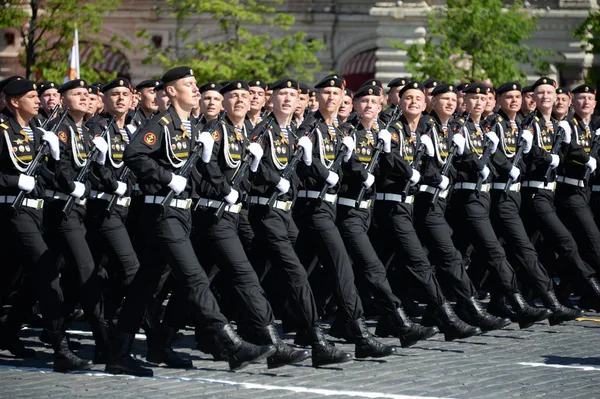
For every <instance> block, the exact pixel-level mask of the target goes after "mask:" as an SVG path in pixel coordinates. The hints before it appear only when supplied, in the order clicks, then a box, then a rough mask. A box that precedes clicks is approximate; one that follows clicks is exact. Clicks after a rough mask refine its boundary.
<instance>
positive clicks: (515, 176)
mask: <svg viewBox="0 0 600 399" xmlns="http://www.w3.org/2000/svg"><path fill="white" fill-rule="evenodd" d="M520 174H521V169H519V168H517V167H516V166H513V167H512V169H511V170H510V172H508V175H509V176H510V178H511V179H513V181H514V180H517V179H518V178H519V175H520Z"/></svg>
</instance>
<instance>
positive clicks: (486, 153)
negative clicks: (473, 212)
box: [475, 117, 498, 197]
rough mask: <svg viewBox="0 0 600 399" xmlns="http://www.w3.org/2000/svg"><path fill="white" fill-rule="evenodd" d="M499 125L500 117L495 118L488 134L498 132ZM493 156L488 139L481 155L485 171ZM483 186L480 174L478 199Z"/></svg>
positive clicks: (477, 191)
mask: <svg viewBox="0 0 600 399" xmlns="http://www.w3.org/2000/svg"><path fill="white" fill-rule="evenodd" d="M497 124H498V117H495V118H494V119H493V122H492V124H491V126H490V128H489V129H488V132H489V131H492V130H496V125H497ZM491 155H492V148H491V147H490V142H489V139H488V141H487V143H486V145H485V149H484V150H483V154H482V155H481V163H483V169H485V167H486V166H487V164H488V162H489V160H490V156H491ZM483 169H482V170H483ZM482 184H483V176H482V175H481V174H479V176H478V177H477V184H476V185H475V193H476V194H477V196H478V197H479V193H481V186H482Z"/></svg>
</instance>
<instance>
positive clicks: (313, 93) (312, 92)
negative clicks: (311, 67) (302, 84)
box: [308, 89, 317, 97]
mask: <svg viewBox="0 0 600 399" xmlns="http://www.w3.org/2000/svg"><path fill="white" fill-rule="evenodd" d="M308 96H309V97H316V96H317V91H316V90H315V89H311V90H310V92H309V93H308Z"/></svg>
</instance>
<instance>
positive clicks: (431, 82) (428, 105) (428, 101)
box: [423, 78, 442, 115]
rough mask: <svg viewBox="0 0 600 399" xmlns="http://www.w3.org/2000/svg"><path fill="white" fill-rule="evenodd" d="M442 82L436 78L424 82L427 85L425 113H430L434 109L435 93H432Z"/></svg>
mask: <svg viewBox="0 0 600 399" xmlns="http://www.w3.org/2000/svg"><path fill="white" fill-rule="evenodd" d="M441 83H442V82H440V81H439V80H437V79H435V78H430V79H427V80H426V81H424V82H423V86H424V87H425V111H423V113H424V114H425V115H429V113H430V112H431V110H432V109H433V103H432V100H433V95H432V94H431V93H432V92H433V90H434V89H435V88H436V87H438V86H439V85H440V84H441Z"/></svg>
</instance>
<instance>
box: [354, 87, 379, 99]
mask: <svg viewBox="0 0 600 399" xmlns="http://www.w3.org/2000/svg"><path fill="white" fill-rule="evenodd" d="M382 91H383V90H382V89H381V87H379V86H376V85H365V86H361V88H360V89H358V90H356V92H355V93H354V98H361V97H365V96H380V95H381V92H382Z"/></svg>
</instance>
